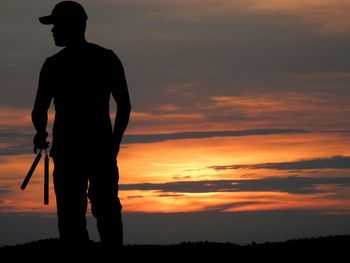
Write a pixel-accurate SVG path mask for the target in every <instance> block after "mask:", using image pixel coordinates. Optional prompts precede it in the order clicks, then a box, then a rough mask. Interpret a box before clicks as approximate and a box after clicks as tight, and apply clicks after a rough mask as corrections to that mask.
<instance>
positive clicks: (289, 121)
mask: <svg viewBox="0 0 350 263" xmlns="http://www.w3.org/2000/svg"><path fill="white" fill-rule="evenodd" d="M57 2H58V1H48V0H45V1H44V0H31V1H19V0H2V1H1V3H0V21H1V23H0V30H1V31H0V32H1V38H2V39H1V42H0V57H1V59H0V246H3V245H7V244H16V243H23V242H28V241H32V240H36V239H39V238H49V237H54V236H57V235H58V234H57V229H56V223H57V222H56V217H55V199H54V193H53V191H52V188H53V185H52V184H51V193H50V198H51V199H50V205H49V206H44V205H43V167H42V166H39V167H38V168H37V171H36V174H35V175H34V176H33V178H32V181H31V182H30V184H29V185H28V187H27V189H26V191H21V190H20V189H19V186H20V184H21V183H22V180H23V178H24V176H25V175H26V172H27V170H28V169H29V167H30V165H31V163H32V161H33V159H34V157H35V156H34V155H33V154H32V148H33V147H32V138H33V135H34V128H33V127H32V124H31V119H30V113H31V108H32V106H33V102H34V98H35V93H36V88H37V83H38V75H39V72H40V69H41V66H42V64H43V62H44V60H45V58H46V57H48V56H50V55H52V54H54V53H56V52H58V51H59V50H60V49H59V48H57V47H55V46H54V43H53V39H52V36H51V31H50V30H51V27H50V26H43V25H41V24H40V23H39V22H38V17H39V16H43V15H47V14H49V13H50V12H51V10H52V8H53V7H54V5H55V4H56V3H57ZM80 3H81V4H82V5H83V6H84V8H85V10H86V12H87V14H88V16H89V19H88V24H87V32H86V36H87V40H88V41H90V42H93V43H96V44H99V45H102V46H104V47H106V48H109V49H112V50H114V51H115V53H116V54H117V55H118V56H119V58H120V59H121V61H122V62H123V65H124V68H125V72H126V77H127V81H128V85H129V92H130V96H131V102H132V107H133V111H132V115H131V120H130V124H129V127H128V130H127V132H126V135H125V137H124V139H123V144H122V148H121V151H120V154H119V157H118V163H119V169H120V176H121V177H120V182H119V183H120V197H121V201H122V204H123V211H124V226H125V242H126V243H161V244H168V243H175V242H181V241H189V240H192V241H199V240H209V241H221V242H224V241H225V242H226V241H230V242H236V243H244V242H251V241H252V240H255V241H260V242H263V241H275V240H285V239H287V238H298V237H310V236H320V235H335V234H350V224H349V222H350V221H349V220H350V118H349V116H350V104H349V101H350V58H349V55H348V54H349V48H350V16H349V12H350V2H349V1H345V0H171V1H170V0H85V1H84V0H81V1H80ZM114 110H115V105H114V103H113V102H111V116H114ZM49 117H50V124H49V131H50V132H51V126H52V120H53V118H54V107H53V105H52V107H51V111H50V114H49ZM78 139H79V135H78V132H77V140H78ZM86 143H89V142H86ZM71 154H73V155H74V154H76V155H78V154H79V149H74V148H72V152H71ZM52 166H53V164H52V162H51V170H52V168H53V167H52ZM51 181H52V180H51ZM88 217H89V230H90V233H91V237H92V238H93V239H97V234H96V229H95V226H94V221H93V219H92V218H91V214H90V212H89V215H88Z"/></svg>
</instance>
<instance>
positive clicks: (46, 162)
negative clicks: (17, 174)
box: [21, 151, 49, 205]
mask: <svg viewBox="0 0 350 263" xmlns="http://www.w3.org/2000/svg"><path fill="white" fill-rule="evenodd" d="M41 157H42V153H41V152H39V153H38V154H37V155H36V157H35V159H34V162H33V164H32V166H31V167H30V169H29V171H28V173H27V176H26V177H25V178H24V180H23V183H22V185H21V189H22V190H24V189H26V187H27V184H28V183H29V181H30V179H31V177H32V175H33V173H34V171H35V168H36V167H37V166H38V163H39V161H40V159H41ZM44 204H45V205H48V204H49V156H48V154H47V152H46V151H45V159H44Z"/></svg>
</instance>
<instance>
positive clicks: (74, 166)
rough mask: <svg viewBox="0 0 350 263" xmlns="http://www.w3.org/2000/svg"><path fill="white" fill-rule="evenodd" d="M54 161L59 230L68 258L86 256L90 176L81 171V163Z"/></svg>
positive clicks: (68, 159) (65, 160)
mask: <svg viewBox="0 0 350 263" xmlns="http://www.w3.org/2000/svg"><path fill="white" fill-rule="evenodd" d="M54 163H55V168H54V172H53V177H54V187H55V193H56V203H57V215H58V229H59V233H60V239H61V241H62V243H63V248H64V253H65V257H69V258H71V257H73V258H78V259H83V258H86V253H87V245H88V241H89V237H88V232H87V229H86V218H85V213H86V209H87V194H86V190H87V183H88V179H87V176H86V174H85V172H84V169H83V170H81V165H82V162H81V163H80V162H79V161H77V160H72V159H71V158H67V157H62V158H58V157H55V158H54Z"/></svg>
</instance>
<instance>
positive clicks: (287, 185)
mask: <svg viewBox="0 0 350 263" xmlns="http://www.w3.org/2000/svg"><path fill="white" fill-rule="evenodd" d="M320 185H323V186H329V185H335V186H339V185H341V186H346V187H349V186H350V178H349V177H334V178H333V177H325V178H311V177H298V176H289V177H283V178H264V179H251V180H205V181H181V182H180V181H177V182H167V183H159V184H152V183H141V184H121V185H120V190H143V191H158V192H171V193H212V192H287V193H291V194H311V193H322V192H325V191H327V190H326V189H322V188H320V187H319V186H320Z"/></svg>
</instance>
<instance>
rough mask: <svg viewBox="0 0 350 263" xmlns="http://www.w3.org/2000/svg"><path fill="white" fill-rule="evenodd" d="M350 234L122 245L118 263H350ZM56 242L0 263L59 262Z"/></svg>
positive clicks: (95, 253) (97, 252)
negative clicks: (262, 240) (238, 241)
mask: <svg viewBox="0 0 350 263" xmlns="http://www.w3.org/2000/svg"><path fill="white" fill-rule="evenodd" d="M90 245H91V248H90V249H89V259H90V260H91V261H90V262H102V261H101V247H100V243H97V242H93V241H91V243H90ZM349 245H350V235H344V236H328V237H318V238H304V239H295V240H288V241H285V242H273V243H270V242H265V243H263V244H256V243H255V242H252V243H251V244H248V245H236V244H232V243H213V242H207V241H205V242H196V243H192V242H185V243H181V244H177V245H126V246H125V249H124V255H123V258H124V260H123V261H122V262H129V263H130V262H144V263H145V262H152V263H157V262H162V263H166V262H171V263H172V262H180V263H183V262H191V263H193V262H261V261H264V262H265V261H266V262H298V263H299V262H308V263H310V262H350V261H349V260H350V253H349V248H350V246H349ZM59 255H60V251H59V242H58V239H48V240H40V241H34V242H31V243H27V244H24V245H16V246H6V247H2V248H0V261H1V262H2V263H7V262H11V263H17V262H60V260H59Z"/></svg>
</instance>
